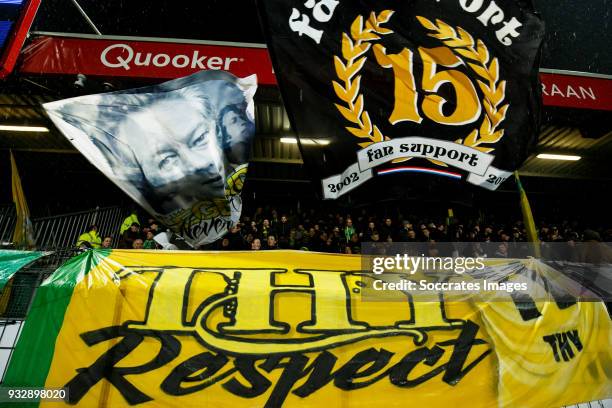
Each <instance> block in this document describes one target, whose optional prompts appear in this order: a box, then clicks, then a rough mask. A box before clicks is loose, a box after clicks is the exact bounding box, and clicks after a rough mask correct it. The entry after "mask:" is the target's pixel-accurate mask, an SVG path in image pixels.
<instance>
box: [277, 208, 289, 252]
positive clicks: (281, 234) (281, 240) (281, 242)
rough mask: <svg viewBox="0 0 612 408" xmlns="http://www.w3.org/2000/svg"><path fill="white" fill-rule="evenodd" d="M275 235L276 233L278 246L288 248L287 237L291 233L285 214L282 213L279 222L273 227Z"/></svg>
mask: <svg viewBox="0 0 612 408" xmlns="http://www.w3.org/2000/svg"><path fill="white" fill-rule="evenodd" d="M274 229H275V232H276V235H278V247H279V248H289V237H290V235H291V224H289V220H288V219H287V216H286V215H282V216H281V218H280V222H278V223H277V224H276V226H275V227H274Z"/></svg>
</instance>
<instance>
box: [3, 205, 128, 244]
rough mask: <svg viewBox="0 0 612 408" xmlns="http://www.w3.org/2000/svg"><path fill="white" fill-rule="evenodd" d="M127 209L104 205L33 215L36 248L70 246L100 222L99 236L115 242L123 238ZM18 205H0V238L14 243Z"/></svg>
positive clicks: (5, 241) (4, 241)
mask: <svg viewBox="0 0 612 408" xmlns="http://www.w3.org/2000/svg"><path fill="white" fill-rule="evenodd" d="M126 213H127V211H126V210H125V209H123V208H121V207H117V206H115V207H103V208H96V209H93V210H88V211H79V212H75V213H69V214H61V215H55V216H52V217H42V218H33V219H32V226H33V228H34V237H35V239H36V249H38V250H42V251H49V250H55V249H61V248H70V247H73V246H74V245H76V241H77V238H78V237H79V235H81V234H82V233H84V232H87V227H88V226H90V225H92V224H96V225H97V226H98V235H99V236H100V238H103V237H104V236H107V235H108V236H111V237H113V245H116V244H117V243H118V241H119V228H120V227H121V223H122V222H123V219H124V217H125V215H126ZM15 218H16V217H15V208H14V207H11V206H7V207H0V241H2V242H3V243H10V242H11V241H12V237H13V231H14V230H15V221H16V220H15Z"/></svg>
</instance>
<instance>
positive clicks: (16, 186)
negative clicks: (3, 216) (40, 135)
mask: <svg viewBox="0 0 612 408" xmlns="http://www.w3.org/2000/svg"><path fill="white" fill-rule="evenodd" d="M11 173H12V177H11V186H12V191H13V202H14V203H15V212H16V215H17V222H16V223H15V232H14V233H13V242H14V243H15V245H16V246H17V247H22V248H31V247H33V246H34V244H35V243H34V230H33V228H32V223H31V221H30V210H29V208H28V203H27V202H26V198H25V195H24V194H23V188H22V186H21V178H20V177H19V171H18V170H17V163H15V157H13V152H12V151H11Z"/></svg>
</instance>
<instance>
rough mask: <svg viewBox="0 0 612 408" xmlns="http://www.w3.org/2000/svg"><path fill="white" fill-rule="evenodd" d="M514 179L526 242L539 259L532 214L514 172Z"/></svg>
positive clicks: (538, 241)
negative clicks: (519, 201) (531, 246)
mask: <svg viewBox="0 0 612 408" xmlns="http://www.w3.org/2000/svg"><path fill="white" fill-rule="evenodd" d="M514 178H515V179H516V185H517V186H518V190H519V194H520V196H521V199H520V200H521V212H522V213H523V222H524V223H525V228H526V229H527V240H528V241H529V242H533V250H534V254H535V256H536V257H537V258H539V257H540V256H541V252H540V240H539V239H538V234H537V232H536V226H535V222H534V221H533V214H532V213H531V206H530V205H529V200H528V199H527V193H526V192H525V189H524V188H523V185H522V184H521V180H520V179H519V175H518V171H515V172H514Z"/></svg>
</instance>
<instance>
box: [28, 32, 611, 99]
mask: <svg viewBox="0 0 612 408" xmlns="http://www.w3.org/2000/svg"><path fill="white" fill-rule="evenodd" d="M207 69H213V70H215V69H221V70H225V71H229V72H231V73H233V74H234V75H237V76H241V77H244V76H248V75H251V74H257V77H258V82H259V83H260V84H263V85H275V84H276V78H275V76H274V72H273V69H272V63H271V61H270V56H269V55H268V50H267V49H266V46H265V45H264V44H243V43H225V42H209V41H190V40H172V39H160V38H139V37H109V36H95V35H80V36H79V37H73V36H63V35H57V34H54V35H40V36H38V37H37V38H35V39H34V41H33V42H32V43H30V45H29V46H27V47H26V48H25V49H24V50H23V52H22V62H21V66H20V67H19V70H20V72H22V73H26V74H63V75H70V74H75V75H76V74H85V75H96V76H107V77H132V78H160V79H171V78H178V77H182V76H186V75H189V74H192V73H194V72H197V71H201V70H207ZM541 80H542V97H543V100H544V105H547V106H561V107H568V108H579V109H597V110H612V77H610V76H605V75H594V74H588V73H581V72H572V71H557V70H546V69H543V70H541Z"/></svg>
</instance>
